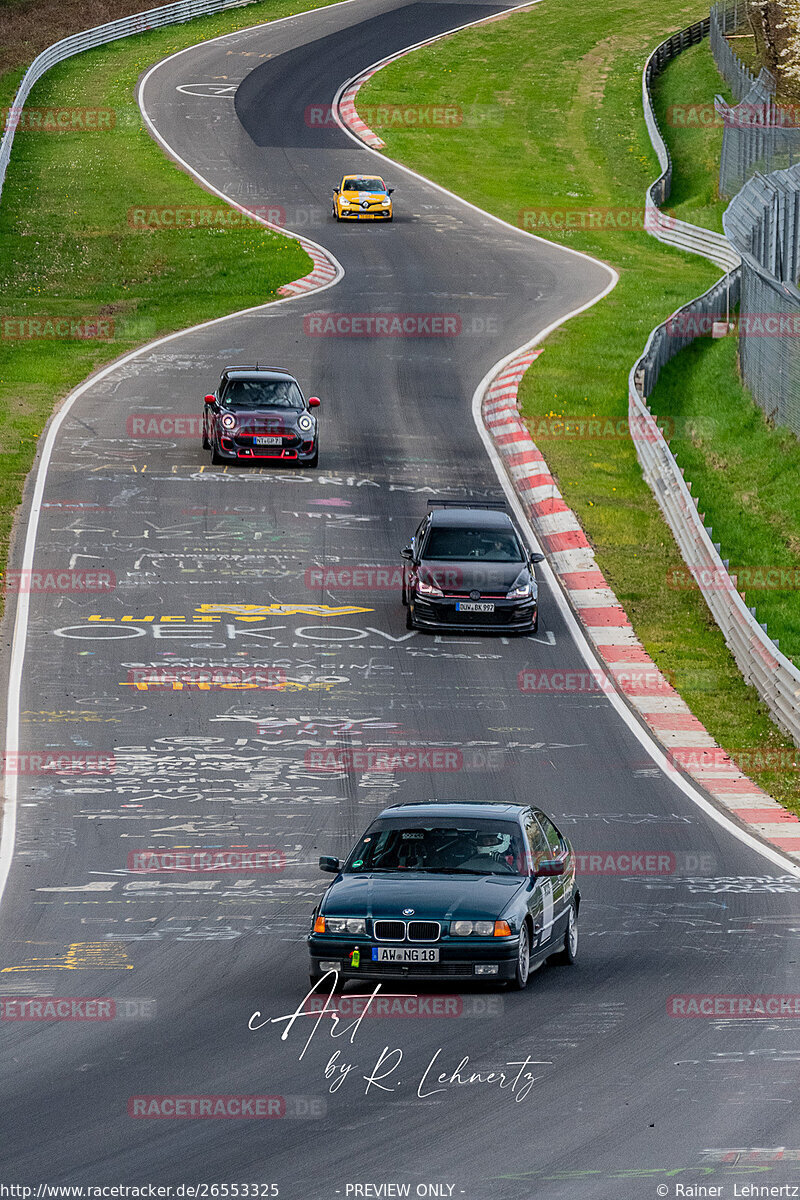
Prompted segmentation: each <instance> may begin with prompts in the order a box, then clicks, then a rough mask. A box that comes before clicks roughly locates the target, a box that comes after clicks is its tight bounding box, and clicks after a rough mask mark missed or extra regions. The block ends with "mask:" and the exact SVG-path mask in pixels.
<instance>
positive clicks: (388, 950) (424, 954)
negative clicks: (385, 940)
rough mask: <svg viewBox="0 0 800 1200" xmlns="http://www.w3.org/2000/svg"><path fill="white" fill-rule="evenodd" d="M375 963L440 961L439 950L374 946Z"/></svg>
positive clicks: (373, 956) (416, 947)
mask: <svg viewBox="0 0 800 1200" xmlns="http://www.w3.org/2000/svg"><path fill="white" fill-rule="evenodd" d="M372 961H373V962H396V963H429V962H438V961H439V951H438V950H427V949H425V950H423V949H422V947H418V946H373V947H372Z"/></svg>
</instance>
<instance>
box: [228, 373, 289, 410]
mask: <svg viewBox="0 0 800 1200" xmlns="http://www.w3.org/2000/svg"><path fill="white" fill-rule="evenodd" d="M222 407H223V408H232V409H236V410H237V411H239V412H241V411H243V410H244V411H245V412H247V411H248V410H249V411H255V410H256V409H260V408H294V409H299V408H302V407H303V397H302V395H301V394H300V388H299V387H298V386H297V384H296V383H294V382H293V380H290V379H231V380H230V382H229V383H228V386H227V388H226V390H225V395H224V397H223V399H222Z"/></svg>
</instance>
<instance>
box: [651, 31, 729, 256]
mask: <svg viewBox="0 0 800 1200" xmlns="http://www.w3.org/2000/svg"><path fill="white" fill-rule="evenodd" d="M708 31H709V18H708V17H706V18H705V19H704V20H702V21H697V22H696V23H695V24H694V25H690V26H689V28H688V29H683V30H681V32H680V33H676V34H673V36H672V37H670V38H667V40H666V41H665V42H662V43H661V45H660V46H656V48H655V50H654V51H653V53H652V54H651V55H650V57H649V58H648V60H647V62H646V63H645V66H644V71H643V72H642V106H643V108H644V119H645V123H646V125H647V131H648V133H649V134H650V141H651V142H652V143H653V149H654V150H655V152H656V154H657V155H658V161H659V165H660V166H661V174H660V175H659V177H658V179H656V180H655V182H654V183H652V184H651V185H650V187H649V188H648V189H647V191H646V192H645V198H644V206H645V228H646V229H648V230H649V232H650V233H652V234H653V236H654V237H656V238H658V240H659V241H660V242H664V243H666V244H667V245H670V246H676V247H678V249H680V250H688V251H689V252H690V253H691V254H701V255H703V256H704V257H705V258H710V259H711V261H712V262H715V263H716V264H717V266H719V267H722V269H723V270H725V271H730V270H733V268H734V267H737V266H738V265H739V256H738V254H737V253H736V251H735V250H733V249H732V247H731V245H730V243H729V242H728V240H727V238H726V237H724V236H723V235H722V234H721V233H715V232H714V231H713V230H711V229H702V228H701V227H700V226H699V225H690V224H689V222H688V221H679V220H676V218H675V217H669V216H667V215H666V214H665V213H662V212H661V210H660V207H659V206H660V205H662V204H664V203H665V201H666V200H668V199H669V194H670V190H671V187H672V159H671V158H670V153H669V150H668V149H667V144H666V142H665V141H664V138H663V137H662V135H661V129H660V128H659V124H658V120H657V118H656V114H655V112H654V110H653V101H652V97H651V95H650V86H651V84H652V82H653V79H654V78H655V76H656V75H658V74H659V72H661V71H662V70H663V69H664V67H665V66H666V65H667V63H668V62H671V61H672V59H673V58H675V56H676V55H677V54H680V53H681V51H682V50H685V49H686V48H687V47H688V46H694V45H697V43H698V42H701V41H702V40H703V38H705V37H707V36H708Z"/></svg>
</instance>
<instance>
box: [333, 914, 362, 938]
mask: <svg viewBox="0 0 800 1200" xmlns="http://www.w3.org/2000/svg"><path fill="white" fill-rule="evenodd" d="M325 932H326V933H353V934H358V933H366V932H367V922H366V921H365V919H364V918H363V917H326V918H325Z"/></svg>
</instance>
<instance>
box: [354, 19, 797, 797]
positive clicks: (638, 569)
mask: <svg viewBox="0 0 800 1200" xmlns="http://www.w3.org/2000/svg"><path fill="white" fill-rule="evenodd" d="M704 12H705V9H704V8H703V5H702V3H688V4H687V3H684V4H679V5H678V6H677V7H675V8H674V10H673V11H672V12H671V13H669V14H667V13H665V11H664V7H663V5H662V4H660V3H659V2H658V0H608V2H607V3H606V4H604V5H602V6H600V5H591V6H587V7H584V8H580V7H577V8H576V7H575V5H574V4H571V3H569V2H568V0H546V3H543V4H541V5H538V6H537V7H535V8H533V9H531V10H530V11H529V12H525V13H519V14H516V15H514V16H513V17H509V18H507V19H505V20H502V21H498V22H494V23H492V24H489V25H486V26H485V27H483V28H479V29H475V30H468V31H465V32H463V33H460V34H458V35H455V36H454V37H452V38H448V39H446V40H444V41H442V42H438V43H437V44H435V45H434V46H431V47H427V48H425V49H423V50H420V51H417V52H415V53H414V54H412V55H409V56H407V57H405V58H403V59H400V60H399V61H398V62H396V63H393V64H391V65H390V66H388V67H386V68H384V69H383V70H382V71H380V72H379V73H378V74H377V75H375V76H374V77H373V79H372V80H370V82H369V83H368V84H367V85H366V86H365V87H364V88H363V89H362V91H361V92H360V94H359V100H358V106H359V107H360V108H362V110H363V109H366V108H373V107H374V106H378V105H389V104H399V105H402V104H407V103H410V102H413V103H415V104H451V105H452V104H460V105H461V106H462V107H463V108H464V111H465V114H472V113H483V114H485V115H486V119H485V120H484V121H483V122H480V121H477V120H467V119H465V120H464V122H463V123H462V124H461V125H460V126H457V127H445V128H440V129H436V128H427V129H424V130H420V129H408V130H400V129H388V130H385V131H381V136H382V137H383V138H384V140H385V141H386V143H387V150H386V153H387V155H389V156H390V157H391V158H396V159H399V160H401V161H403V162H405V163H408V164H409V165H411V166H413V167H414V168H415V169H417V170H419V171H421V172H422V173H423V174H425V175H427V176H429V177H431V178H433V179H435V180H436V181H437V182H439V183H441V184H444V185H445V186H447V187H449V188H451V189H452V190H453V191H455V192H457V193H458V194H459V195H462V196H464V197H466V198H467V199H469V200H470V201H472V202H473V203H475V204H477V205H479V206H480V207H482V208H485V209H487V210H488V211H490V212H493V213H495V214H496V215H498V216H500V217H503V218H504V219H506V220H507V221H509V222H511V223H512V224H516V223H517V222H518V220H519V213H520V211H521V210H527V211H528V212H531V211H535V210H537V209H538V210H546V209H551V208H553V207H556V208H559V209H566V208H572V209H574V210H576V211H578V210H586V209H587V208H589V207H592V208H597V207H599V206H608V207H611V208H620V209H628V210H630V211H636V210H638V211H641V209H642V205H643V197H644V191H645V187H646V186H647V184H649V183H650V182H651V181H652V180H653V179H654V178H655V176H656V175H657V174H658V165H657V161H656V158H655V155H654V153H653V151H652V148H651V146H650V141H649V138H648V135H647V131H646V127H645V124H644V119H643V116H642V108H641V70H642V67H643V65H644V61H645V59H646V57H647V54H648V53H649V51H650V50H651V49H652V48H653V47H654V46H655V45H656V44H657V43H658V42H659V41H660V40H662V39H663V38H665V37H667V36H668V35H669V34H670V33H672V32H674V31H675V30H676V29H679V28H680V27H681V26H683V25H687V24H689V23H691V22H692V21H694V20H697V19H698V18H699V17H700V16H703V15H704ZM715 92H722V93H723V94H724V92H725V89H724V86H723V83H722V81H721V80H720V78H719V76H718V75H717V73H716V70H715V69H714V67H713V63H712V61H711V58H710V55H709V52H708V47H707V44H706V45H701V46H698V47H696V48H693V49H691V50H688V51H686V52H685V53H684V54H683V55H681V56H680V57H679V58H678V59H677V60H676V61H675V62H674V63H673V64H672V65H671V66H670V67H668V69H667V70H666V71H665V72H664V74H663V75H662V76H661V77H660V79H659V81H658V86H657V98H656V99H657V107H658V110H659V112H660V113H661V116H662V125H663V127H664V129H665V133H666V136H667V138H668V140H669V142H670V146H671V149H672V152H673V158H674V169H675V178H674V197H673V199H672V201H671V206H672V208H673V209H674V211H675V212H676V215H678V216H680V217H684V218H687V219H691V220H693V221H695V222H697V223H699V224H705V225H708V226H710V227H713V228H717V229H719V228H720V227H721V226H720V216H721V211H722V207H723V206H722V204H721V203H720V202H719V201H718V200H717V198H716V193H715V179H716V166H717V163H718V153H719V144H720V136H721V134H720V131H719V130H718V129H716V128H714V127H711V128H702V129H699V130H695V129H687V128H681V127H678V126H672V125H667V123H666V120H665V115H666V112H667V109H668V108H669V106H670V105H674V104H680V105H683V106H687V105H694V104H701V105H707V104H708V103H709V102H711V101H713V96H714V93H715ZM396 200H397V201H398V202H399V203H400V204H402V191H401V192H400V193H398V195H397V196H396ZM536 231H537V232H539V233H540V234H541V235H542V236H547V237H550V238H551V240H554V241H559V242H562V243H563V244H566V245H570V246H572V247H573V248H575V249H578V250H582V251H586V252H588V253H589V254H592V255H594V256H596V257H598V258H601V259H603V260H605V261H606V262H609V263H611V264H613V266H614V267H615V268H616V269H617V270H618V271H619V273H620V282H619V284H618V285H617V287H616V288H615V290H614V291H613V292H612V293H611V294H610V295H609V296H608V297H607V298H606V299H605V300H603V301H602V302H601V303H600V304H598V305H597V306H596V307H595V308H594V309H591V310H590V311H589V312H587V313H584V314H581V315H580V316H579V317H576V318H573V319H572V320H571V321H570V322H569V323H568V325H567V326H565V327H564V328H562V329H560V330H557V331H556V332H555V333H554V334H553V335H551V336H550V338H548V341H547V344H546V348H545V351H544V354H543V355H542V356H541V357H540V358H539V359H538V360H537V361H536V363H534V365H533V366H532V367H531V369H530V370H529V371H528V372H527V374H526V376H525V378H524V380H523V384H522V388H521V392H520V396H521V407H522V411H523V413H524V415H525V416H526V418H527V419H528V421H529V424H530V426H531V430H532V433H533V436H534V438H535V440H536V441H537V442H538V444H539V446H540V448H541V449H542V451H543V452H544V454H545V456H546V458H547V460H548V463H549V464H550V467H551V469H552V470H553V473H554V474H555V475H556V476H557V478H558V481H559V486H560V488H561V490H562V493H563V495H564V497H565V499H566V501H567V503H568V504H570V505H571V507H572V508H573V509H574V511H575V512H576V513H577V514H578V515H579V517H580V519H581V521H582V523H583V526H584V529H585V530H586V533H587V535H588V537H589V538H590V540H591V542H592V544H593V546H594V547H595V550H596V553H597V558H598V561H599V563H600V566H601V568H602V569H603V571H604V573H605V574H606V577H607V578H608V579H609V582H610V583H611V585H612V587H613V588H614V589H615V591H616V593H617V595H618V596H619V599H620V601H621V602H622V604H623V605H624V606H625V608H626V610H627V612H628V614H629V615H630V618H631V620H632V622H633V624H634V627H635V629H636V632H637V633H638V635H639V637H640V638H641V640H642V642H643V643H644V645H645V646H646V648H647V650H648V652H649V653H650V654H651V655H652V656H653V658H654V659H655V661H656V662H657V663H658V664H659V666H660V667H661V668H662V669H663V670H664V671H666V672H667V673H668V674H669V675H670V677H671V678H673V680H674V681H675V685H676V686H677V687H678V689H679V691H680V692H681V694H682V695H683V696H684V698H685V699H686V701H687V702H688V704H689V705H690V706H691V708H692V710H693V711H694V712H695V713H696V714H697V716H698V717H699V718H700V720H702V721H703V722H704V723H705V725H706V726H707V728H708V729H709V731H710V732H711V733H712V734H713V735H714V737H716V738H717V739H718V741H719V742H720V744H721V745H722V746H724V747H725V748H726V749H728V750H729V751H732V752H733V751H736V750H742V749H749V748H756V747H759V748H762V749H769V750H772V749H777V748H789V747H790V746H791V743H790V742H789V741H788V739H786V738H785V737H784V736H783V735H782V734H781V733H780V732H779V731H778V730H777V729H776V728H775V726H774V725H773V723H772V722H771V720H770V718H769V714H768V712H767V710H766V707H765V706H764V705H763V704H762V703H761V702H760V700H759V698H758V696H757V694H756V693H755V691H754V689H752V688H747V687H746V686H745V684H744V682H743V680H742V678H741V675H740V673H739V671H738V670H737V668H736V665H735V663H734V662H733V659H732V657H731V656H730V654H729V652H728V650H727V648H726V647H725V644H724V641H723V638H722V635H721V634H720V632H719V630H718V629H717V626H716V625H715V623H714V621H713V619H712V617H711V615H710V613H709V611H708V609H707V607H706V605H705V604H704V602H703V600H702V598H701V597H700V596H699V594H698V593H696V592H693V591H690V590H679V589H676V588H674V587H670V586H668V580H670V579H673V578H674V573H675V572H679V571H680V570H681V568H682V567H683V560H682V558H681V556H680V553H679V551H678V549H677V547H676V545H675V543H674V540H673V538H672V535H671V534H670V532H669V530H668V529H667V527H666V525H665V523H664V521H663V519H662V517H661V514H660V512H659V510H658V508H657V506H656V503H655V500H654V499H653V496H652V494H651V492H650V490H649V488H648V487H647V485H646V484H645V483H644V481H643V479H642V475H641V470H640V467H639V464H638V461H637V458H636V454H635V450H634V448H633V444H632V442H631V441H630V439H629V438H612V439H604V440H599V439H598V440H596V441H589V440H577V439H564V438H550V439H548V438H547V437H543V436H542V425H543V422H542V419H543V418H546V417H548V416H550V415H558V416H568V417H578V418H579V417H592V416H601V417H609V418H613V420H614V421H618V420H619V419H621V418H622V419H624V418H625V417H626V416H627V382H628V372H629V370H630V367H631V365H632V364H633V362H634V361H635V360H636V358H637V357H638V356H639V354H640V353H641V350H642V348H643V346H644V343H645V341H646V338H647V336H648V334H649V333H650V330H651V329H652V328H653V326H654V325H656V324H657V323H658V322H659V321H662V320H664V319H665V318H666V317H667V316H668V315H669V314H670V313H671V312H672V311H673V310H674V309H676V308H677V307H679V306H680V305H681V304H682V303H685V302H686V301H687V300H689V299H691V298H692V297H693V296H696V295H699V294H700V293H701V292H703V291H705V290H706V289H707V288H708V287H709V286H710V285H711V284H712V283H713V282H714V280H715V279H716V278H717V277H718V275H719V272H718V271H717V270H716V269H715V268H714V267H713V266H712V265H711V264H709V263H706V262H705V261H704V260H703V259H701V258H698V257H696V256H692V255H687V254H682V253H680V252H678V251H673V250H670V249H668V248H666V247H663V246H660V245H658V243H656V241H655V240H654V239H653V238H651V237H650V236H649V235H648V234H646V233H644V232H622V231H619V230H615V229H604V230H598V229H588V228H578V229H573V230H569V231H566V232H564V233H561V234H558V233H556V232H554V231H553V230H552V229H548V228H547V226H546V223H544V222H539V223H538V225H537V227H536ZM674 369H675V372H676V374H677V375H678V377H680V372H681V370H682V369H683V368H682V362H681V361H680V360H679V362H678V363H676V365H675V368H674ZM713 394H714V393H713V391H712V390H711V389H709V393H708V396H706V397H705V398H704V399H705V400H706V401H708V402H709V403H710V402H711V398H712V396H713ZM697 400H698V397H697V390H696V388H692V389H691V391H690V392H688V393H687V396H686V403H691V402H696V401H697ZM751 774H753V776H754V777H755V778H756V779H757V780H758V782H759V783H760V784H761V785H762V786H763V787H765V788H766V789H767V790H769V791H771V792H772V794H773V795H775V796H776V797H778V798H779V799H781V800H782V801H784V802H785V803H787V804H788V805H789V807H791V808H793V809H794V810H795V811H798V812H800V778H798V775H797V774H795V773H793V772H788V773H787V772H786V771H753V772H751Z"/></svg>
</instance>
